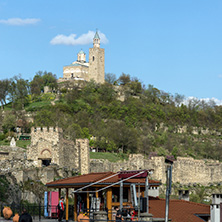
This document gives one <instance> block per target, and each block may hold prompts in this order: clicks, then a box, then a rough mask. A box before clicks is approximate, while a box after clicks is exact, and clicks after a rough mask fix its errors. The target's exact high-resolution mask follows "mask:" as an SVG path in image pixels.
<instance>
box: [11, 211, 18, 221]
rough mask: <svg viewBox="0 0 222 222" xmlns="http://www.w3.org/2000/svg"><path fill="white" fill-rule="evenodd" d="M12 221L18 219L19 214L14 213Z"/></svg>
mask: <svg viewBox="0 0 222 222" xmlns="http://www.w3.org/2000/svg"><path fill="white" fill-rule="evenodd" d="M12 221H13V222H18V221H19V214H18V213H16V214H15V216H14V217H13V218H12Z"/></svg>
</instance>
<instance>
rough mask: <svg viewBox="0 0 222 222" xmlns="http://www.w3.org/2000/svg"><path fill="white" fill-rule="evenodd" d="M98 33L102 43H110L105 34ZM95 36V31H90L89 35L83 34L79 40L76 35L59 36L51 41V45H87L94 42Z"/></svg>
mask: <svg viewBox="0 0 222 222" xmlns="http://www.w3.org/2000/svg"><path fill="white" fill-rule="evenodd" d="M98 33H99V37H100V40H101V43H104V44H106V43H108V39H107V38H106V36H105V34H104V33H102V32H98ZM94 35H95V32H94V31H88V33H86V34H82V35H80V36H79V37H78V38H76V36H77V35H76V34H70V35H69V36H66V35H57V36H56V37H54V38H53V39H52V40H51V41H50V43H51V44H52V45H87V44H90V43H92V42H93V37H94Z"/></svg>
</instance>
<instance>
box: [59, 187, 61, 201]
mask: <svg viewBox="0 0 222 222" xmlns="http://www.w3.org/2000/svg"><path fill="white" fill-rule="evenodd" d="M60 197H61V188H59V200H60Z"/></svg>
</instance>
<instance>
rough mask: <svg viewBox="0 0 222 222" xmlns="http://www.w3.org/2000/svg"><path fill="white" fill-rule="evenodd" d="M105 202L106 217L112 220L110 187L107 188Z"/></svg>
mask: <svg viewBox="0 0 222 222" xmlns="http://www.w3.org/2000/svg"><path fill="white" fill-rule="evenodd" d="M106 204H107V209H108V218H109V220H112V188H108V190H107V193H106Z"/></svg>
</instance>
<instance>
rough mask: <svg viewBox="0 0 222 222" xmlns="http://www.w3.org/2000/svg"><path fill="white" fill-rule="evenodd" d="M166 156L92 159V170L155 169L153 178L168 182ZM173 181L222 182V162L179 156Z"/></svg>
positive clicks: (203, 183)
mask: <svg viewBox="0 0 222 222" xmlns="http://www.w3.org/2000/svg"><path fill="white" fill-rule="evenodd" d="M165 167H166V166H165V159H164V157H152V158H151V159H146V158H144V156H143V155H141V154H132V155H130V156H129V160H128V161H124V162H117V163H112V162H109V161H108V160H101V159H100V160H96V159H91V160H90V172H103V171H113V172H117V171H119V170H120V169H122V170H138V169H154V173H153V175H152V178H153V179H155V180H160V181H162V182H163V183H165V182H166V173H165V170H166V168H165ZM172 173H173V174H172V181H173V183H177V182H178V183H180V184H183V185H188V184H194V183H199V184H202V185H209V184H211V183H220V182H222V163H220V162H219V161H209V160H208V161H205V160H195V159H193V158H191V157H178V158H177V160H176V161H174V164H173V172H172Z"/></svg>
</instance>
